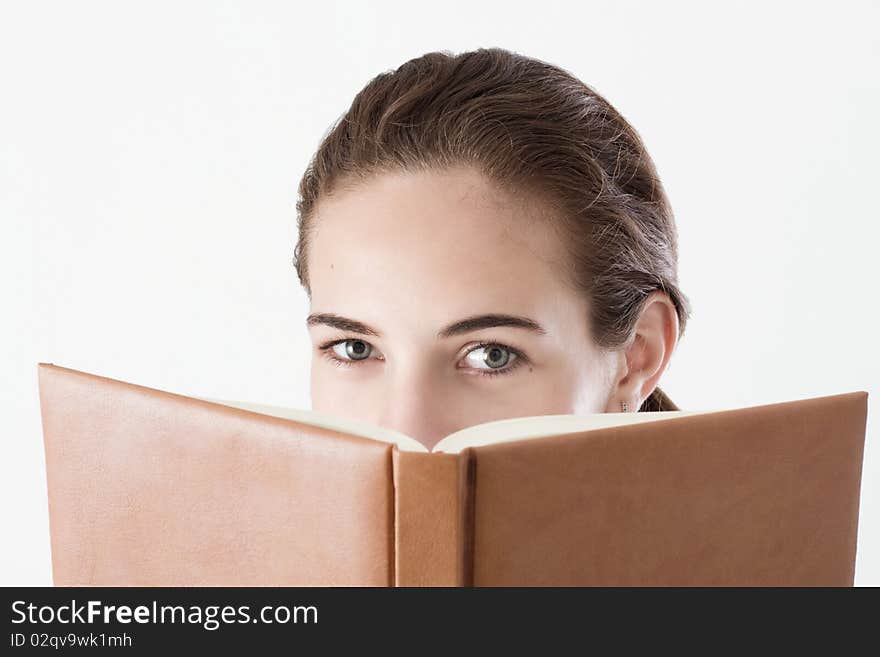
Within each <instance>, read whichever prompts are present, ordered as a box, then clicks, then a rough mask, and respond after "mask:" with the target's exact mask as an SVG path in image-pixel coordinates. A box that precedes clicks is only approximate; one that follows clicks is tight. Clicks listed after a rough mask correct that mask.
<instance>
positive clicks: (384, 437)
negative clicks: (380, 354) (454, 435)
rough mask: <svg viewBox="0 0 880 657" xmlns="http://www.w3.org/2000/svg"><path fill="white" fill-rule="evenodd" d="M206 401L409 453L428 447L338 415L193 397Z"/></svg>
mask: <svg viewBox="0 0 880 657" xmlns="http://www.w3.org/2000/svg"><path fill="white" fill-rule="evenodd" d="M194 399H201V400H203V401H209V402H213V403H215V404H223V405H224V406H232V407H233V408H241V409H244V410H246V411H254V412H255V413H262V414H263V415H271V416H273V417H283V418H286V419H288V420H295V421H297V422H301V423H303V424H308V425H311V426H315V427H322V428H324V429H332V430H334V431H339V432H341V433H348V434H352V435H354V436H361V437H363V438H371V439H373V440H381V441H382V442H386V443H393V444H395V445H397V448H398V449H400V450H403V451H407V452H427V451H428V448H427V447H425V446H424V445H423V444H422V443H420V442H419V441H418V440H416V439H415V438H410V437H409V436H407V435H405V434H402V433H400V432H399V431H394V430H393V429H388V428H386V427H381V426H378V425H375V424H370V423H368V422H362V421H360V420H353V419H351V418H345V417H339V416H336V415H332V414H328V413H321V412H319V411H311V410H305V409H300V408H285V407H283V406H268V405H265V404H252V403H250V402H241V401H229V400H225V399H210V398H208V397H194Z"/></svg>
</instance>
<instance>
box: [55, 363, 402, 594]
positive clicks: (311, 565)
mask: <svg viewBox="0 0 880 657" xmlns="http://www.w3.org/2000/svg"><path fill="white" fill-rule="evenodd" d="M39 388H40V402H41V413H42V421H43V435H44V444H45V454H46V475H47V478H48V490H49V524H50V534H51V542H52V570H53V577H54V582H55V584H56V585H94V586H126V585H142V586H165V585H169V586H195V585H205V586H211V585H230V586H237V585H256V586H260V585H267V586H315V585H317V586H391V585H393V583H394V563H393V550H394V544H393V537H394V491H393V482H392V470H391V469H392V467H393V466H392V461H391V459H392V448H393V445H390V444H388V443H381V442H377V441H372V440H367V439H364V438H361V437H356V436H347V435H344V434H338V433H334V432H332V431H329V430H326V429H321V428H317V427H312V426H304V425H300V424H298V423H296V422H294V421H291V420H285V419H281V418H275V417H268V416H264V415H259V414H257V413H251V412H249V411H244V410H239V409H235V408H229V407H226V406H222V405H219V404H212V403H210V402H206V401H201V400H198V399H193V398H190V397H186V396H183V395H177V394H173V393H169V392H164V391H160V390H154V389H152V388H147V387H144V386H138V385H135V384H131V383H126V382H122V381H117V380H114V379H110V378H107V377H101V376H97V375H92V374H88V373H84V372H79V371H76V370H72V369H68V368H63V367H59V366H55V365H50V364H45V363H41V364H40V365H39Z"/></svg>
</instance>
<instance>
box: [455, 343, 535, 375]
mask: <svg viewBox="0 0 880 657" xmlns="http://www.w3.org/2000/svg"><path fill="white" fill-rule="evenodd" d="M464 359H465V361H466V362H467V363H468V364H469V365H471V366H472V367H473V368H474V369H475V370H478V371H479V374H480V375H482V376H496V375H499V374H508V373H510V372H512V371H513V370H514V369H516V368H517V367H519V366H520V365H521V364H522V360H523V358H522V354H520V353H519V352H518V351H517V350H515V349H513V348H511V347H506V346H505V345H503V344H498V343H496V342H483V343H481V344H479V345H477V346H476V347H475V348H473V349H471V350H470V351H468V352H467V354H466V355H465V357H464ZM510 363H514V364H513V365H511V364H510Z"/></svg>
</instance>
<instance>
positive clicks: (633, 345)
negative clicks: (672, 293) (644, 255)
mask: <svg viewBox="0 0 880 657" xmlns="http://www.w3.org/2000/svg"><path fill="white" fill-rule="evenodd" d="M677 342H678V313H677V312H676V311H675V305H674V304H673V303H672V301H671V300H670V299H669V296H668V295H667V294H666V293H665V292H662V291H660V290H656V291H654V292H652V293H651V294H649V295H648V298H647V299H645V303H644V305H643V306H642V311H641V313H640V314H639V319H638V321H637V322H636V325H635V328H634V330H633V335H632V337H631V338H630V339H629V341H628V342H627V343H626V345H625V346H624V347H623V348H621V350H620V352H619V365H618V369H617V373H616V374H615V378H614V383H613V385H612V387H611V393H610V395H609V398H608V404H607V406H606V408H605V412H606V413H619V412H621V404H620V403H621V402H626V403H627V407H628V408H627V411H628V412H636V411H638V410H639V408H641V405H642V403H643V402H644V401H645V400H646V399H647V398H648V397H649V396H650V394H651V393H652V392H654V388H656V387H657V384H658V382H659V381H660V377H661V376H663V372H664V371H665V370H666V367H667V365H668V364H669V359H670V358H671V357H672V354H673V352H674V351H675V347H676V344H677Z"/></svg>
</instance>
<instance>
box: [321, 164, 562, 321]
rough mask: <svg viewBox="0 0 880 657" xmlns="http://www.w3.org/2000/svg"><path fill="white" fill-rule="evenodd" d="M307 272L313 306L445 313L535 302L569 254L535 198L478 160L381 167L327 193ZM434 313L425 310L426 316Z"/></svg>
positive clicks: (441, 317) (558, 283)
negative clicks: (407, 168)
mask: <svg viewBox="0 0 880 657" xmlns="http://www.w3.org/2000/svg"><path fill="white" fill-rule="evenodd" d="M313 230H314V232H313V233H312V240H311V244H310V251H309V279H310V284H311V291H312V303H313V307H314V308H320V310H321V311H325V312H339V313H344V312H351V313H359V317H364V316H365V314H367V313H369V314H371V315H373V316H374V318H375V320H376V321H377V322H378V323H379V324H380V325H381V321H380V319H379V317H375V316H376V315H377V314H379V315H381V313H385V312H393V310H394V309H397V310H406V309H407V308H409V309H413V308H418V310H419V312H421V313H422V314H423V316H424V315H425V314H428V315H430V316H433V317H434V318H436V319H437V321H438V322H446V321H448V319H449V318H450V316H451V315H461V316H464V315H466V314H468V313H471V312H486V311H505V312H511V311H514V312H534V310H535V308H536V304H539V303H540V301H541V299H543V298H545V297H546V296H547V295H548V294H553V293H554V291H557V292H559V291H561V289H562V288H563V287H564V284H563V280H562V278H561V271H562V270H561V267H562V266H563V263H564V254H563V249H562V244H561V242H560V238H559V236H558V234H557V232H556V231H555V230H553V224H552V219H551V218H550V215H549V212H547V211H546V209H545V208H543V207H542V206H541V205H540V204H539V203H538V202H537V201H534V202H530V203H524V202H522V201H517V200H514V199H513V198H511V197H510V196H508V195H506V194H504V193H503V192H501V191H500V190H497V189H495V188H494V187H493V186H492V185H491V184H490V183H489V182H488V180H486V179H485V178H484V177H483V176H482V175H481V174H479V173H478V172H477V171H475V170H472V169H452V170H448V171H442V172H441V171H425V172H417V173H395V174H382V175H381V176H380V177H377V178H375V179H373V180H371V181H369V182H367V183H364V184H362V185H360V186H359V187H356V188H354V189H350V190H346V191H344V192H341V193H339V194H338V195H337V196H334V197H330V198H326V199H322V200H321V202H320V203H319V206H318V211H317V212H316V214H315V217H314V224H313ZM424 318H425V319H427V317H424Z"/></svg>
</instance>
